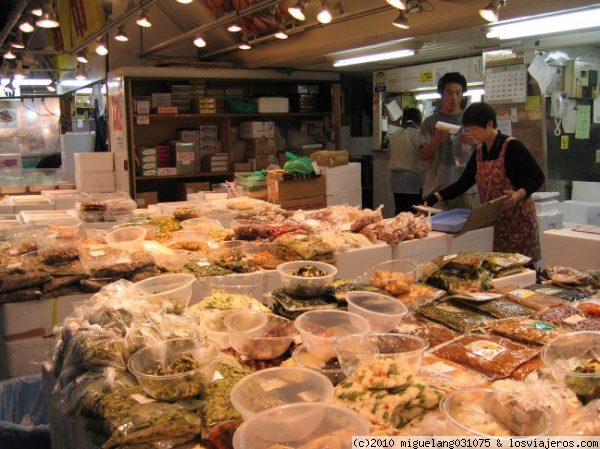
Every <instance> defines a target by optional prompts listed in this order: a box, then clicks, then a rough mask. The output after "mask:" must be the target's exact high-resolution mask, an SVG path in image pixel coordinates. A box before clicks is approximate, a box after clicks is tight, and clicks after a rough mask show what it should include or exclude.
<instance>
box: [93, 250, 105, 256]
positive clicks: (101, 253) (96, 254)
mask: <svg viewBox="0 0 600 449" xmlns="http://www.w3.org/2000/svg"><path fill="white" fill-rule="evenodd" d="M105 254H106V253H105V252H104V251H103V250H101V249H97V250H96V251H90V256H92V257H100V256H104V255H105Z"/></svg>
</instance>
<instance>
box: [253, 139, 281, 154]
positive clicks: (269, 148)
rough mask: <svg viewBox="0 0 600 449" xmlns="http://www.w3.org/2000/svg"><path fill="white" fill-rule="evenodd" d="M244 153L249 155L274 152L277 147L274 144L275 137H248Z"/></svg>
mask: <svg viewBox="0 0 600 449" xmlns="http://www.w3.org/2000/svg"><path fill="white" fill-rule="evenodd" d="M246 153H247V154H248V156H250V157H252V156H261V155H267V154H276V153H277V147H276V146H275V139H274V138H266V137H262V138H258V139H248V140H246Z"/></svg>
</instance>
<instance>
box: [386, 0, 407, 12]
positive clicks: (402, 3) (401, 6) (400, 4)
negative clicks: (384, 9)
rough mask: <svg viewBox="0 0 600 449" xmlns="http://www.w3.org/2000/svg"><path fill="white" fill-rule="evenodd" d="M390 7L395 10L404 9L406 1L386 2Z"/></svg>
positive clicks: (393, 0)
mask: <svg viewBox="0 0 600 449" xmlns="http://www.w3.org/2000/svg"><path fill="white" fill-rule="evenodd" d="M386 1H387V2H388V3H389V4H390V5H391V6H393V7H394V8H396V9H403V10H404V9H406V1H405V0H386Z"/></svg>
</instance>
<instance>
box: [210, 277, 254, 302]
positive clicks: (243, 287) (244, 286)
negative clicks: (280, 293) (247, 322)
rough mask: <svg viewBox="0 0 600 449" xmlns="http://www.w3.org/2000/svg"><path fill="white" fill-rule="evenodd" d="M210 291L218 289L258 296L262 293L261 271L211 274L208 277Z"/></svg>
mask: <svg viewBox="0 0 600 449" xmlns="http://www.w3.org/2000/svg"><path fill="white" fill-rule="evenodd" d="M208 284H209V286H210V291H211V292H212V291H213V290H219V291H222V292H225V293H231V294H236V295H245V296H250V297H252V298H260V297H261V295H262V288H263V287H262V273H261V272H256V273H254V274H229V275H227V276H211V277H210V278H209V279H208Z"/></svg>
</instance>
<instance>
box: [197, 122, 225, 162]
mask: <svg viewBox="0 0 600 449" xmlns="http://www.w3.org/2000/svg"><path fill="white" fill-rule="evenodd" d="M198 139H199V151H200V155H202V156H206V155H210V154H216V153H218V152H219V151H220V150H221V148H220V145H219V127H218V126H217V125H200V127H199V128H198Z"/></svg>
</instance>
